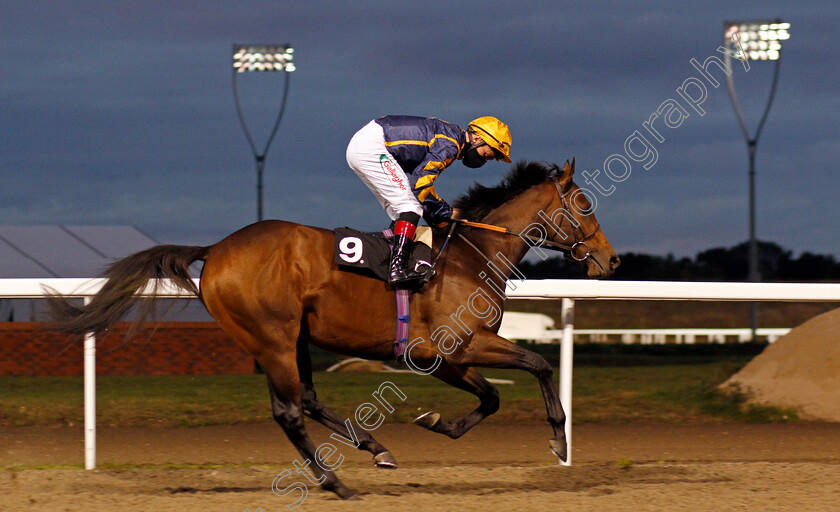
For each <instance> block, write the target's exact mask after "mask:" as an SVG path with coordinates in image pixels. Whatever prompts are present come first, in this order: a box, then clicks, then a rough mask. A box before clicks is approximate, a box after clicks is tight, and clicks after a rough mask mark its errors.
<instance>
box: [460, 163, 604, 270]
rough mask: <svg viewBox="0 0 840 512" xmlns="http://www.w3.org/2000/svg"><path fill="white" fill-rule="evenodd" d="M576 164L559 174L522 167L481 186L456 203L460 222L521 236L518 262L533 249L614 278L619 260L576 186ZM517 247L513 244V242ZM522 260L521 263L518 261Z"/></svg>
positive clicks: (539, 166) (538, 166)
mask: <svg viewBox="0 0 840 512" xmlns="http://www.w3.org/2000/svg"><path fill="white" fill-rule="evenodd" d="M574 173H575V164H574V160H573V161H572V163H569V162H568V161H567V162H566V165H565V166H564V167H563V168H562V169H560V168H559V167H558V166H556V165H553V164H546V163H542V162H518V163H517V164H516V165H514V166H513V167H512V169H511V170H510V172H508V174H507V175H506V176H505V179H504V181H502V183H500V184H499V185H497V186H495V187H485V186H483V185H480V184H478V183H476V184H474V185H473V186H472V187H470V189H469V190H468V192H467V194H465V195H464V196H462V197H460V198H459V199H457V200H456V201H455V203H454V206H455V208H457V209H458V210H459V211H460V213H461V216H462V218H464V219H467V220H471V221H476V222H482V223H487V224H493V225H496V226H503V227H505V228H507V230H508V232H509V233H510V232H515V233H517V234H519V238H520V239H521V242H525V244H526V245H527V246H526V247H522V246H521V242H520V246H519V247H520V249H521V250H520V251H519V253H518V257H519V258H521V257H522V256H524V255H525V253H526V252H527V251H528V249H529V248H533V249H534V250H535V251H538V252H539V254H540V255H541V256H543V257H545V252H546V249H548V248H553V249H559V250H562V251H563V252H565V253H566V254H567V257H570V258H572V259H574V260H575V261H577V262H578V263H579V264H580V265H582V266H584V267H585V268H586V271H587V275H588V276H589V277H607V276H610V275H611V274H612V273H613V272H614V271H615V269H616V267H618V264H619V259H618V256H616V254H615V251H614V250H613V248H612V246H610V243H609V241H607V237H605V236H604V233H602V232H601V227H600V226H599V224H598V221H597V220H596V219H595V215H594V210H595V207H594V206H593V205H592V204H591V203H590V202H589V199H587V197H586V196H585V195H584V193H583V191H582V190H581V189H580V188H579V187H578V186H577V185H575V184H574V182H573V181H572V176H573V175H574ZM514 243H515V242H514ZM517 261H518V260H517Z"/></svg>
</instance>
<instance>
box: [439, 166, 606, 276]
mask: <svg viewBox="0 0 840 512" xmlns="http://www.w3.org/2000/svg"><path fill="white" fill-rule="evenodd" d="M554 187H555V188H556V189H557V194H558V195H559V196H560V199H561V200H562V201H563V209H564V210H565V211H567V212H568V211H569V205H568V203H567V202H566V194H563V192H562V191H561V190H560V187H559V186H558V185H557V182H556V181H555V182H554ZM452 220H453V221H454V222H456V223H458V224H461V225H463V226H467V227H471V228H476V229H484V230H486V231H494V232H496V233H502V234H504V235H514V236H518V237H520V238H527V239H528V240H531V241H532V242H534V243H535V247H540V248H542V249H549V250H552V251H559V252H562V253H563V254H568V255H569V256H570V257H571V258H572V259H573V260H575V261H577V262H582V261H586V260H587V259H588V258H589V257H590V256H591V254H592V253H591V251H590V250H589V245H588V244H587V243H586V242H587V241H588V240H590V239H591V238H592V237H593V236H595V233H597V232H598V230H599V229H601V226H600V224H598V223H597V221H596V224H595V228H594V229H593V230H592V231H591V232H590V233H589V234H586V235H584V236H583V238H578V229H579V228H577V227H575V226H574V225H573V224H572V235H573V236H574V238H575V241H574V243H573V244H566V243H561V242H555V241H554V240H543V239H541V238H537V237H535V236H533V235H527V234H523V233H517V232H516V231H513V230H510V229H508V228H505V227H502V226H495V225H493V224H484V223H481V222H473V221H471V220H461V219H452ZM570 224H571V223H570ZM450 235H451V232H450ZM458 236H459V237H460V238H461V239H462V240H464V241H465V242H467V243H468V244H469V245H470V247H472V248H473V249H474V250H476V251H478V253H479V254H481V255H482V256H483V257H484V259H487V256H486V255H484V253H482V252H481V250H479V249H478V248H477V247H476V246H475V245H474V244H473V243H472V242H470V241H469V240H467V239H466V237H464V235H462V234H460V233H459V234H458ZM580 247H583V248H584V249H585V251H586V252H585V253H584V255H583V256H582V257H580V258H578V257H577V256H576V255H575V251H576V250H577V249H578V248H580Z"/></svg>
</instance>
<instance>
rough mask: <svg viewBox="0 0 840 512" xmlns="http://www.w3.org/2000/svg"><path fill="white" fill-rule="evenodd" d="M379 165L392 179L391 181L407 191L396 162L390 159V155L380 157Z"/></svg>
mask: <svg viewBox="0 0 840 512" xmlns="http://www.w3.org/2000/svg"><path fill="white" fill-rule="evenodd" d="M379 165H381V166H382V170H383V171H385V173H386V174H387V175H388V176H390V177H391V181H393V182H394V183H396V184H397V186H398V187H400V190H405V183H404V180H403V179H402V178H401V177H400V173H398V172H397V167H396V166H395V165H394V162H392V161H391V159H390V158H388V155H379Z"/></svg>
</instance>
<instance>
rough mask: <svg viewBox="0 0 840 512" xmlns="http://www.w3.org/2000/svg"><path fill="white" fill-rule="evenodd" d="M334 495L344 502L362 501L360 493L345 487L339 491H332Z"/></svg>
mask: <svg viewBox="0 0 840 512" xmlns="http://www.w3.org/2000/svg"><path fill="white" fill-rule="evenodd" d="M332 491H333V492H334V493H336V494H337V495H338V497H339V498H341V499H343V500H354V501H355V500H361V499H362V498H360V497H359V493H358V492H356V491H354V490H353V489H350V488H348V487H344V486H343V485H342V486H341V487H339V488H337V489H333V490H332Z"/></svg>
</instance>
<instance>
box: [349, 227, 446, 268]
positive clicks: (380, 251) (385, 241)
mask: <svg viewBox="0 0 840 512" xmlns="http://www.w3.org/2000/svg"><path fill="white" fill-rule="evenodd" d="M334 231H335V262H336V264H338V268H339V269H340V270H343V271H346V272H354V273H357V274H361V275H365V276H368V277H372V278H375V279H379V280H381V281H385V282H388V263H389V259H390V257H391V242H392V241H393V238H394V237H393V233H392V232H391V230H385V231H383V232H373V233H365V232H362V231H358V230H355V229H353V228H348V227H343V228H335V230H334ZM431 245H432V230H431V228H428V227H426V226H418V228H417V234H416V236H415V237H414V250H413V251H412V253H411V259H410V263H409V264H410V265H411V267H412V268H414V270H415V271H417V272H431V270H432V248H431ZM429 277H431V276H429Z"/></svg>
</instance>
